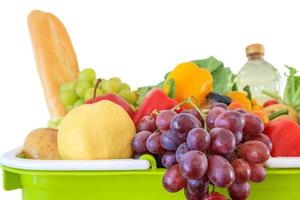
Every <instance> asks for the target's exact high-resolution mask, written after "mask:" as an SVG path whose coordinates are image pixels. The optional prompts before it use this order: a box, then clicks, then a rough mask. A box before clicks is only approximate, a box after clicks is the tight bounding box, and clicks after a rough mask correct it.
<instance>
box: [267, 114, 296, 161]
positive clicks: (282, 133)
mask: <svg viewBox="0 0 300 200" xmlns="http://www.w3.org/2000/svg"><path fill="white" fill-rule="evenodd" d="M264 132H265V134H266V135H267V136H269V138H270V139H271V141H272V144H273V148H272V151H271V156H274V157H278V156H279V157H280V156H283V157H285V156H287V157H293V156H297V157H298V156H300V145H299V143H300V126H299V125H298V124H297V123H296V122H295V121H292V120H290V119H281V120H278V121H271V122H270V123H269V125H268V126H267V127H266V128H265V130H264Z"/></svg>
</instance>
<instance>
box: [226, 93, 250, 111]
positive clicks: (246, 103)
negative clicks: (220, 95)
mask: <svg viewBox="0 0 300 200" xmlns="http://www.w3.org/2000/svg"><path fill="white" fill-rule="evenodd" d="M226 96H228V97H230V98H231V100H232V102H233V103H234V102H238V103H239V104H240V105H241V107H242V108H244V109H245V110H246V111H248V112H249V111H251V110H252V104H251V101H250V100H249V99H248V98H247V93H246V92H242V91H232V92H229V93H227V94H226Z"/></svg>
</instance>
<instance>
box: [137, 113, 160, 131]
mask: <svg viewBox="0 0 300 200" xmlns="http://www.w3.org/2000/svg"><path fill="white" fill-rule="evenodd" d="M136 129H137V131H138V132H140V131H150V132H153V131H155V130H156V124H155V119H154V118H153V117H150V116H145V117H143V118H142V119H141V120H140V121H139V122H138V123H137V125H136Z"/></svg>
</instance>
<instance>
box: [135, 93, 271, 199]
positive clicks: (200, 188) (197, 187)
mask: <svg viewBox="0 0 300 200" xmlns="http://www.w3.org/2000/svg"><path fill="white" fill-rule="evenodd" d="M191 99H192V98H191ZM191 99H186V100H185V101H184V102H181V103H180V104H178V105H176V106H175V107H174V108H170V110H161V111H153V112H151V113H149V114H148V115H146V117H144V118H142V119H141V120H140V121H137V125H139V124H140V123H142V124H143V123H145V119H146V122H147V123H146V124H147V125H149V124H152V126H153V127H154V125H153V124H154V123H153V119H155V118H156V123H155V125H156V128H157V129H156V130H155V132H154V133H153V134H152V135H150V134H151V132H149V134H148V135H150V136H149V137H148V139H147V143H149V144H150V145H149V144H147V143H146V147H147V151H148V152H150V154H152V155H153V156H154V157H155V158H156V160H157V162H160V161H162V165H163V167H165V168H167V169H168V170H167V172H166V173H165V176H164V180H163V184H164V186H165V188H166V190H168V191H171V192H177V191H179V190H181V189H183V188H184V194H185V196H186V198H187V200H199V199H225V197H224V196H220V195H218V193H215V192H212V193H211V194H208V186H209V184H212V185H214V186H217V187H224V188H227V190H228V192H229V194H230V195H231V196H232V198H233V199H245V198H246V197H248V195H249V192H250V187H249V185H248V182H249V181H250V180H252V181H256V182H259V181H263V179H264V176H265V174H264V170H261V168H260V167H262V169H263V166H262V164H263V163H264V162H265V161H266V160H267V159H268V158H269V154H270V149H271V147H272V144H271V142H270V140H269V139H268V137H267V136H265V135H263V134H262V132H261V131H262V130H263V129H264V124H263V122H262V121H261V120H260V118H259V117H257V116H256V115H254V114H253V113H248V112H247V111H245V110H244V109H236V110H230V109H228V107H227V105H225V104H223V103H213V105H207V106H206V108H207V109H208V111H207V110H204V109H203V110H202V109H201V108H200V107H198V106H197V105H196V104H195V103H194V102H193V101H192V100H191ZM190 100H191V101H190ZM185 103H190V104H191V105H192V106H193V107H194V108H191V109H190V108H189V109H184V110H182V111H179V112H174V110H176V108H177V107H180V106H181V105H182V104H185ZM150 119H151V120H150ZM150 121H151V123H150ZM152 126H150V125H149V127H152ZM145 127H148V126H145ZM202 127H203V128H202ZM137 134H140V133H137ZM138 152H139V151H138V150H137V151H136V153H138ZM254 164H258V166H256V165H254ZM250 165H251V166H250ZM177 166H178V167H179V172H178V169H177V168H178V167H177ZM254 167H256V168H254ZM251 168H253V169H254V170H256V171H255V172H254V174H252V173H251V170H252V169H251ZM170 174H171V175H170ZM251 176H252V178H251ZM167 177H171V178H170V179H166V178H167ZM173 177H176V178H173ZM171 182H174V183H173V184H174V185H173V186H174V187H171V186H170V183H171ZM238 189H240V190H241V193H240V194H239V193H238V192H237V190H238ZM213 191H214V190H213Z"/></svg>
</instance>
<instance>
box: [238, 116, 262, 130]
mask: <svg viewBox="0 0 300 200" xmlns="http://www.w3.org/2000/svg"><path fill="white" fill-rule="evenodd" d="M243 117H244V120H245V126H244V128H243V132H244V133H245V134H248V135H258V134H260V133H262V132H263V131H264V124H263V122H262V121H261V119H260V118H259V117H257V116H256V115H254V114H252V113H245V114H244V116H243Z"/></svg>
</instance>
